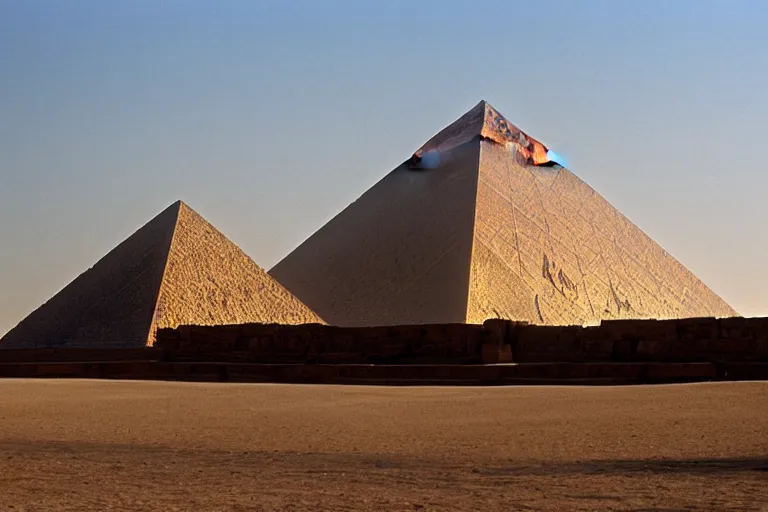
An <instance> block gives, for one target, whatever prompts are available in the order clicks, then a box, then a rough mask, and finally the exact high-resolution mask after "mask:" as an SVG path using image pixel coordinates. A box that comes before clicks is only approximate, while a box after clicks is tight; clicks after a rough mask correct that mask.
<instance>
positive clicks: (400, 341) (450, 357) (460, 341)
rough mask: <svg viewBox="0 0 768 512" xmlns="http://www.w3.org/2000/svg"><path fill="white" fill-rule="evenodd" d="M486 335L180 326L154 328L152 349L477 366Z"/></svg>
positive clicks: (210, 355) (237, 357)
mask: <svg viewBox="0 0 768 512" xmlns="http://www.w3.org/2000/svg"><path fill="white" fill-rule="evenodd" d="M491 335H492V334H491V332H490V331H489V330H488V329H486V328H484V327H483V326H481V325H467V324H433V325H405V326H389V327H332V326H327V325H321V324H306V325H298V326H291V325H275V324H272V325H264V324H245V325H226V326H215V327H210V326H181V327H179V328H178V329H160V330H158V334H157V341H156V343H155V346H156V347H157V348H159V349H161V350H165V351H167V352H170V353H173V354H175V356H176V357H179V358H186V359H188V360H227V361H248V362H264V363H320V364H322V363H327V364H345V363H346V364H416V363H431V364H441V363H442V364H444V363H461V364H464V363H468V364H470V363H475V364H476V363H480V362H481V361H482V352H483V345H487V344H488V343H489V340H490V336H491Z"/></svg>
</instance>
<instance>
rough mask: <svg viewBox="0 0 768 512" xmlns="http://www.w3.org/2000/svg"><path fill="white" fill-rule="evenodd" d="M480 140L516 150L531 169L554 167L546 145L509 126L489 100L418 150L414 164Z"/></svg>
mask: <svg viewBox="0 0 768 512" xmlns="http://www.w3.org/2000/svg"><path fill="white" fill-rule="evenodd" d="M476 137H479V138H480V139H481V140H486V141H489V142H493V143H496V144H500V145H503V146H507V147H511V148H513V149H515V150H516V151H517V154H518V155H519V156H520V157H521V158H522V160H523V161H525V162H527V163H529V164H531V165H544V164H549V163H550V160H549V157H548V156H547V151H548V150H547V147H546V146H545V145H544V144H542V143H541V142H539V141H538V140H536V139H534V138H533V137H531V136H530V135H528V134H526V133H525V132H523V131H522V130H521V129H519V128H518V127H517V126H515V125H514V124H512V123H511V122H509V121H508V120H507V119H506V118H505V117H504V116H503V115H501V113H499V111H498V110H496V109H495V108H494V107H493V106H492V105H491V104H490V103H488V101H486V100H485V99H481V100H480V102H479V103H478V104H477V105H475V106H474V107H472V109H470V110H469V111H468V112H466V113H465V114H464V115H463V116H461V117H459V118H458V119H457V120H456V121H454V122H453V123H451V124H450V125H448V126H447V127H445V128H443V129H442V130H441V131H440V132H438V133H437V135H435V136H434V137H432V138H431V139H429V140H428V141H427V142H426V143H425V144H424V145H423V146H422V147H420V148H419V149H418V150H416V152H415V153H414V154H413V157H412V162H414V163H418V162H420V161H421V158H422V155H424V154H425V153H428V152H438V153H439V152H443V151H448V150H450V149H452V148H455V147H457V146H460V145H462V144H465V143H467V142H469V141H471V140H472V139H474V138H476Z"/></svg>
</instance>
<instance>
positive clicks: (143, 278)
mask: <svg viewBox="0 0 768 512" xmlns="http://www.w3.org/2000/svg"><path fill="white" fill-rule="evenodd" d="M249 322H254V323H286V324H300V323H316V322H322V320H321V319H320V318H319V317H318V316H317V315H316V314H315V313H314V312H312V311H311V310H310V309H309V308H307V307H306V306H305V305H304V304H302V303H301V302H300V301H299V300H298V299H297V298H296V297H294V296H293V295H292V294H291V293H289V292H288V291H286V290H285V288H283V287H282V286H281V285H280V284H278V283H277V282H275V280H274V279H272V278H271V277H270V276H269V275H268V274H267V273H266V272H265V271H264V269H262V268H261V267H259V266H258V265H257V264H256V263H254V262H253V261H252V260H251V259H250V258H249V257H248V256H247V255H246V254H245V253H244V252H243V251H242V250H241V249H240V248H239V247H237V246H236V245H235V244H234V243H232V242H231V241H230V240H228V239H227V238H226V237H225V236H224V235H223V234H222V233H221V232H219V231H218V230H217V229H216V228H214V227H213V226H212V225H211V224H209V223H208V222H207V221H206V220H205V219H203V218H202V217H201V216H200V215H198V214H197V213H196V212H195V211H194V210H192V209H191V208H190V207H189V206H187V205H186V204H184V203H183V202H181V201H178V202H176V203H174V204H172V205H171V206H169V207H168V208H166V209H165V210H164V211H163V212H161V213H160V214H159V215H157V216H156V217H155V218H153V219H152V220H151V221H149V222H148V223H147V224H145V225H144V226H143V227H141V228H140V229H139V230H138V231H136V232H135V233H134V234H132V235H131V236H130V237H128V238H127V239H126V240H125V241H123V242H122V243H121V244H119V245H118V246H117V247H115V248H114V249H113V250H112V251H110V252H109V253H108V254H107V255H106V256H104V257H103V258H102V259H101V260H99V261H98V262H97V263H96V264H95V265H94V266H93V267H92V268H90V269H88V270H86V271H85V272H84V273H82V274H81V275H80V276H78V277H77V278H76V279H75V280H74V281H72V282H71V283H70V284H68V285H67V286H66V287H65V288H64V289H62V290H61V291H60V292H58V293H57V294H56V295H54V296H53V297H52V298H51V299H50V300H49V301H48V302H46V303H45V304H43V305H42V306H40V308H38V309H37V310H35V311H33V312H32V313H31V314H30V315H29V316H27V317H26V318H25V319H24V320H22V321H21V322H20V323H19V324H18V325H17V326H16V327H15V328H13V329H11V330H10V331H9V332H8V333H6V335H5V336H4V337H3V338H2V339H0V347H1V348H34V347H91V348H106V347H141V346H146V345H151V344H152V342H153V341H154V334H155V331H156V329H158V328H162V327H177V326H179V325H182V324H202V325H209V324H232V323H249Z"/></svg>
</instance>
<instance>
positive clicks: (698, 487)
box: [0, 380, 768, 511]
mask: <svg viewBox="0 0 768 512" xmlns="http://www.w3.org/2000/svg"><path fill="white" fill-rule="evenodd" d="M0 510H2V511H8V510H13V511H54V510H55V511H93V510H99V511H101V510H112V511H122V510H144V511H182V510H183V511H187V510H189V511H250V510H254V511H261V510H292V511H316V510H345V511H358V510H362V511H366V510H422V511H427V510H477V511H502V510H504V511H507V510H510V511H512V510H569V511H570V510H580V511H591V510H635V511H640V510H646V511H650V510H655V511H673V510H739V511H746V510H756V511H759V510H768V383H718V384H695V385H674V386H637V387H589V388H588V387H506V388H448V387H441V388H426V387H423V388H384V387H354V386H346V387H343V386H339V387H335V386H293V385H255V384H254V385H249V384H242V385H240V384H197V383H166V382H128V381H122V382H121V381H85V380H72V381H65V380H48V381H44V380H0Z"/></svg>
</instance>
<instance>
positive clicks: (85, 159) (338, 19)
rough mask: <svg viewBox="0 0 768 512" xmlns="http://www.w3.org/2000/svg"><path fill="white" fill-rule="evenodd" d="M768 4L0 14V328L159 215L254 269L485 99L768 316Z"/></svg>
mask: <svg viewBox="0 0 768 512" xmlns="http://www.w3.org/2000/svg"><path fill="white" fill-rule="evenodd" d="M766 22H768V2H762V1H758V0H755V1H753V2H746V1H738V0H737V1H733V0H732V1H726V0H722V1H717V2H713V1H705V0H657V1H647V0H646V1H642V2H640V1H637V2H636V1H631V0H626V1H616V0H605V1H588V0H580V1H570V0H563V1H536V2H531V1H491V0H486V1H483V2H473V1H467V2H449V1H440V2H438V1H435V2H411V1H405V0H404V1H387V2H358V1H331V0H325V1H295V0H294V1H290V2H285V1H282V0H280V1H278V0H275V1H261V2H258V1H241V2H234V1H230V2H225V1H213V0H211V1H210V2H201V1H192V0H183V1H165V2H158V1H156V0H147V1H138V0H137V1H123V2H109V1H104V0H98V1H92V2H83V1H76V0H71V1H64V0H61V1H53V0H51V1H47V2H41V1H35V0H0V334H2V333H3V332H5V331H6V330H8V329H10V328H11V327H12V326H13V325H15V324H16V322H18V321H19V320H20V319H21V318H22V317H23V316H24V315H26V314H27V313H29V312H30V311H31V310H32V309H34V308H36V307H37V306H39V305H40V304H41V303H42V302H44V301H45V300H46V299H48V298H49V297H50V296H51V295H53V294H54V293H55V292H57V291H58V290H59V289H61V288H62V287H63V286H64V285H65V284H67V283H68V282H69V281H70V280H72V279H73V278H74V277H76V276H77V275H78V274H79V273H81V272H82V271H84V270H85V269H87V268H88V267H89V266H91V265H92V264H93V263H94V262H95V261H97V260H98V259H99V258H100V257H101V256H103V255H104V254H106V252H108V251H109V250H110V249H111V248H112V247H114V246H115V245H116V244H117V243H119V242H120V241H121V240H123V239H124V238H125V237H127V236H128V235H130V234H131V233H132V232H133V231H134V230H135V229H137V228H138V227H139V226H140V225H142V224H143V223H144V222H146V221H147V220H149V219H150V218H151V217H153V216H154V215H155V214H156V213H158V212H159V211H161V210H162V209H163V208H165V207H166V206H168V205H169V204H170V203H171V202H173V201H174V200H176V199H183V200H185V201H186V202H187V203H189V204H190V205H191V206H192V207H193V208H195V209H196V210H197V211H198V212H200V213H201V214H202V215H203V216H205V217H206V218H208V219H209V220H210V221H211V222H212V223H213V224H214V225H215V226H217V227H218V228H219V229H221V230H222V231H223V232H224V233H225V234H226V235H228V236H229V237H230V238H231V239H232V240H234V241H235V242H236V243H237V244H239V245H240V246H241V247H242V248H243V249H244V250H245V251H246V252H247V253H248V254H250V255H251V256H252V257H253V258H254V259H255V260H256V261H257V262H258V263H259V264H261V265H262V266H264V267H266V268H269V267H271V266H272V265H273V264H274V263H276V262H277V261H278V260H279V259H280V258H281V257H282V256H284V255H285V254H287V253H288V252H289V251H290V250H291V249H292V248H293V247H295V246H296V245H297V244H298V243H299V242H301V241H302V240H304V239H305V238H306V237H307V236H309V235H310V234H311V233H312V232H313V231H315V230H316V229H317V228H319V227H320V226H321V225H322V224H324V223H325V222H326V221H327V220H328V219H330V218H331V217H332V216H333V215H334V214H336V213H337V212H338V211H340V210H341V209H342V208H344V207H345V206H346V205H347V204H349V203H350V202H351V201H353V200H354V199H356V198H357V197H358V196H359V195H360V194H361V193H362V192H364V191H365V190H366V189H367V188H368V187H369V186H371V185H372V184H373V183H375V182H376V181H377V180H378V179H380V178H381V177H382V176H384V175H385V174H386V173H387V172H388V171H390V170H391V169H392V168H393V167H395V166H396V165H397V164H399V163H400V162H402V161H403V160H405V159H406V158H407V157H408V156H410V154H411V153H412V152H413V151H414V150H415V149H416V148H417V147H418V146H419V145H421V144H422V143H423V142H424V141H425V140H426V139H428V138H429V137H430V136H431V135H433V134H434V133H435V132H437V131H438V130H439V129H440V128H442V127H443V126H444V125H446V124H448V123H450V122H451V121H453V120H454V119H455V118H456V117H458V116H459V115H461V114H462V113H463V112H464V111H466V110H468V109H469V108H471V107H472V106H473V105H475V104H476V103H477V102H478V101H479V100H480V99H486V100H488V101H489V102H490V103H491V104H493V105H494V106H495V107H496V108H497V109H499V110H500V111H501V112H502V113H503V114H505V116H506V117H507V118H509V119H510V120H511V121H512V122H514V123H516V124H517V125H518V126H520V127H521V128H522V129H524V130H526V131H527V132H528V133H530V134H531V135H533V136H534V137H537V138H539V139H540V140H542V141H543V142H545V143H547V144H548V145H550V146H551V147H552V148H553V149H554V150H556V151H557V152H558V153H560V154H562V155H564V156H565V157H566V158H567V159H568V162H569V167H570V168H571V169H572V170H573V171H574V172H575V173H576V174H577V175H579V176H580V177H581V178H582V179H584V180H585V181H587V182H588V183H589V184H590V185H592V186H593V187H594V188H595V189H596V190H597V191H598V192H600V193H601V194H603V195H604V196H605V197H606V198H607V199H608V200H609V201H610V202H612V203H613V204H614V205H615V206H616V207H617V208H619V210H621V211H622V212H624V213H625V214H626V215H627V216H628V217H629V218H630V219H631V220H632V221H634V222H635V223H636V224H637V225H638V226H640V227H641V228H642V229H644V230H645V231H646V232H647V233H648V234H649V235H650V236H651V237H652V238H654V239H655V240H656V241H658V242H659V243H660V244H661V245H662V246H663V247H664V248H666V249H667V250H668V251H669V252H670V253H672V254H673V255H674V256H676V257H677V258H678V259H679V260H681V261H682V262H683V264H685V265H686V266H688V267H689V268H690V269H691V270H692V271H693V272H694V273H696V274H697V275H698V276H699V277H700V278H702V280H704V282H706V283H707V284H708V285H709V286H711V287H712V288H713V289H714V290H715V291H716V292H717V293H719V294H720V295H721V296H722V297H723V298H724V299H725V300H726V301H728V302H729V303H730V304H731V305H732V306H733V307H735V308H736V309H737V310H738V311H739V312H741V313H743V314H746V315H758V314H761V315H768V269H766V261H768V236H766V233H765V230H764V226H765V221H766V220H768V201H766V198H765V196H766V191H768V175H767V173H766V170H767V169H768V165H766V162H765V158H764V157H765V153H766V150H768V146H766V143H765V133H764V130H765V126H766V123H767V122H768V86H767V85H766V84H767V83H768V31H766V30H765V26H766Z"/></svg>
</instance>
